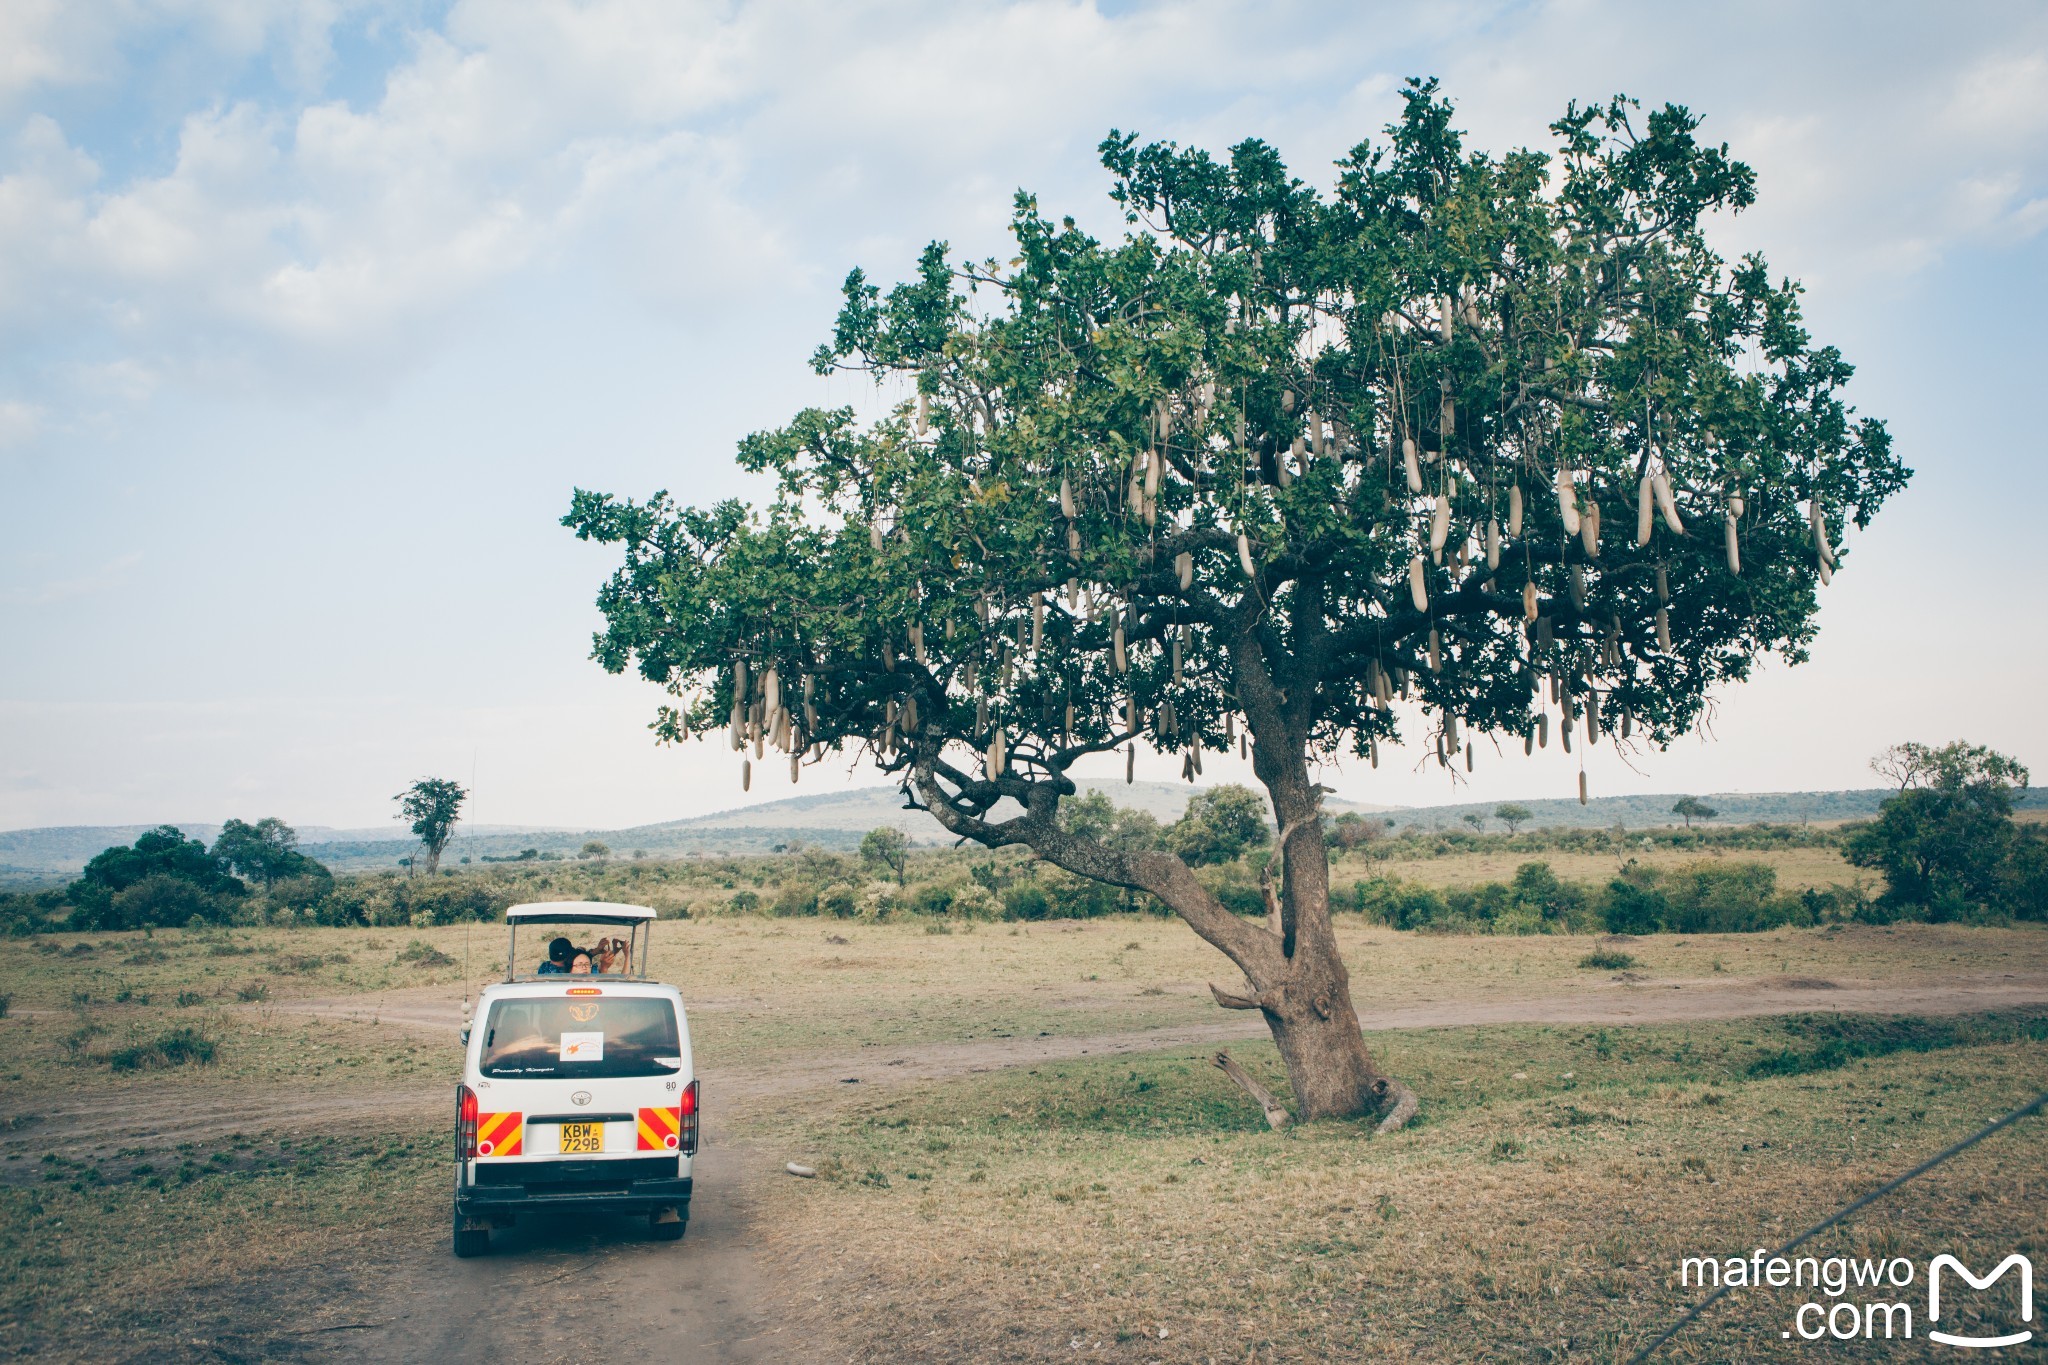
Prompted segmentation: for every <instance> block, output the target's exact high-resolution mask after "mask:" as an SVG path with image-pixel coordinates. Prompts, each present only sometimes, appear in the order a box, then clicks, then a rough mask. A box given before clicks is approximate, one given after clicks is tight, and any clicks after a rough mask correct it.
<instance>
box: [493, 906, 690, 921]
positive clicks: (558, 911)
mask: <svg viewBox="0 0 2048 1365" xmlns="http://www.w3.org/2000/svg"><path fill="white" fill-rule="evenodd" d="M656 917H657V916H656V915H655V912H654V911H653V910H651V909H649V908H648V907H647V906H644V905H615V904H613V903H612V902H611V901H536V902H534V903H533V904H531V905H515V906H513V907H512V908H511V909H510V910H507V911H506V912H505V918H506V919H507V920H508V921H510V922H511V923H513V924H518V923H520V922H521V921H523V920H545V921H547V922H548V923H551V924H645V923H646V922H647V921H649V920H652V919H655V918H656Z"/></svg>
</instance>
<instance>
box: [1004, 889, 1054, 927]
mask: <svg viewBox="0 0 2048 1365" xmlns="http://www.w3.org/2000/svg"><path fill="white" fill-rule="evenodd" d="M1003 918H1004V919H1016V920H1042V919H1050V918H1052V898H1051V897H1049V896H1047V895H1046V894H1045V892H1043V891H1041V890H1040V889H1039V888H1038V887H1037V886H1035V885H1032V884H1029V883H1027V884H1025V885H1023V886H1013V887H1011V888H1009V889H1008V890H1007V891H1005V892H1003Z"/></svg>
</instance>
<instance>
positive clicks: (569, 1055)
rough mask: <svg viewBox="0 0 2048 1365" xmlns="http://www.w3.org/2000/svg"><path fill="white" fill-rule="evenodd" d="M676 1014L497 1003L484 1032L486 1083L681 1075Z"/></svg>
mask: <svg viewBox="0 0 2048 1365" xmlns="http://www.w3.org/2000/svg"><path fill="white" fill-rule="evenodd" d="M681 1054H682V1048H681V1046H680V1045H679V1044H678V1042H677V1035H676V1012H675V1007H674V1006H672V1005H671V1004H670V1003H669V1002H668V1001H666V1000H659V999H649V998H647V997H645V996H640V997H631V996H614V997H610V998H607V999H588V998H584V999H575V998H571V999H563V998H561V997H559V996H555V997H547V998H542V999H533V1000H500V1001H498V1002H497V1003H496V1004H494V1005H492V1006H491V1014H490V1018H489V1019H488V1020H487V1021H486V1022H485V1025H484V1045H483V1058H482V1061H481V1063H480V1067H481V1070H482V1072H483V1074H484V1075H486V1076H502V1077H507V1078H512V1079H517V1078H520V1077H526V1078H529V1079H538V1078H543V1077H555V1078H572V1077H573V1078H575V1079H578V1080H581V1079H583V1078H586V1077H593V1078H602V1077H608V1076H667V1075H673V1074H674V1073H675V1072H677V1071H679V1070H681V1069H682V1055H681Z"/></svg>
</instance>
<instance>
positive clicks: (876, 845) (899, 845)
mask: <svg viewBox="0 0 2048 1365" xmlns="http://www.w3.org/2000/svg"><path fill="white" fill-rule="evenodd" d="M860 860H861V862H862V863H863V864H865V865H866V866H868V867H881V868H886V869H888V870H889V871H891V872H893V873H895V874H896V884H897V885H898V886H901V885H903V876H904V870H905V869H906V868H907V867H908V866H909V865H910V837H909V836H908V835H906V834H905V833H904V832H903V831H902V830H900V829H897V828H896V827H895V826H893V825H880V826H877V827H876V828H874V829H871V830H869V831H868V832H867V833H866V834H865V835H863V836H862V837H861V841H860Z"/></svg>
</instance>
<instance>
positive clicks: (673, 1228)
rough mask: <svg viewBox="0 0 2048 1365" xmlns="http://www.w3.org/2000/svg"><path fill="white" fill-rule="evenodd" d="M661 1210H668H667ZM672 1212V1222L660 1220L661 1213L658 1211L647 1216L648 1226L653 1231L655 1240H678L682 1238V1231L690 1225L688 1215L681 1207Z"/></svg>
mask: <svg viewBox="0 0 2048 1365" xmlns="http://www.w3.org/2000/svg"><path fill="white" fill-rule="evenodd" d="M663 1212H668V1210H664V1211H663ZM674 1213H675V1215H676V1217H675V1221H674V1222H672V1223H664V1222H661V1221H660V1219H661V1216H662V1215H661V1214H659V1213H651V1214H649V1215H648V1216H647V1223H648V1228H649V1230H650V1231H651V1232H652V1233H653V1235H654V1240H655V1241H657V1242H680V1241H682V1240H683V1232H684V1231H685V1230H686V1229H687V1228H688V1227H689V1226H690V1215H689V1213H688V1212H687V1211H686V1210H683V1209H677V1210H674Z"/></svg>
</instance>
